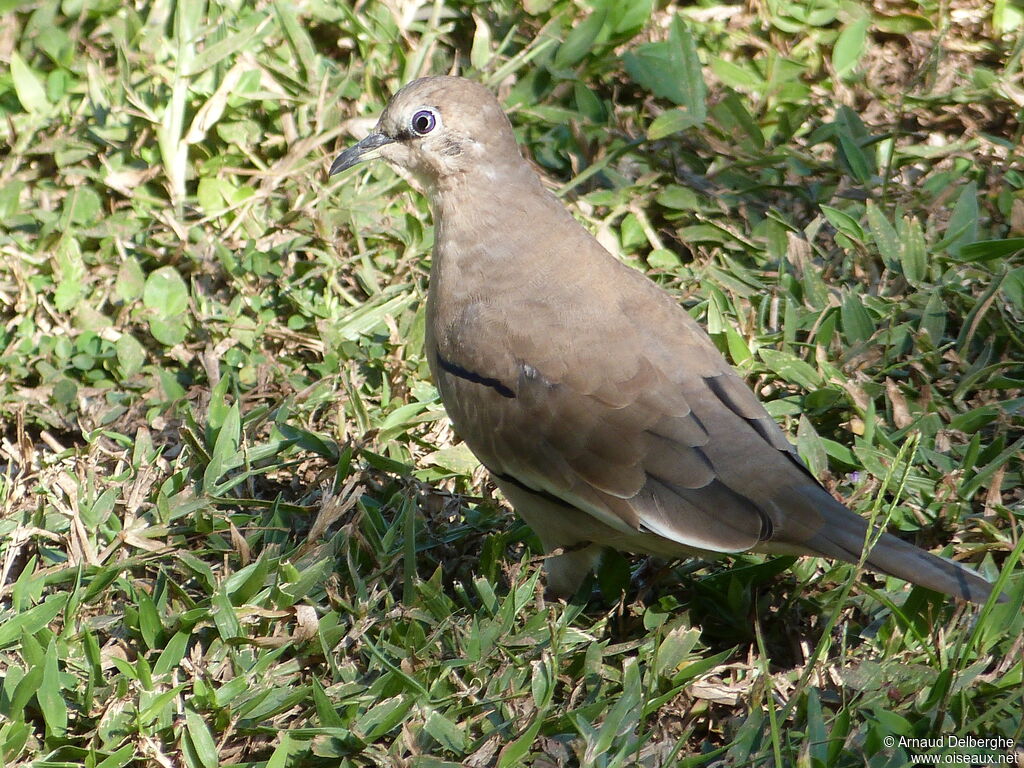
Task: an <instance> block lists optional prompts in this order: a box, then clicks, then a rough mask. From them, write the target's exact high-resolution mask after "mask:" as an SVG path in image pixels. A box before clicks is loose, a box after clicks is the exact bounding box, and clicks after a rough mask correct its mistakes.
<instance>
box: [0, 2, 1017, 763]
mask: <svg viewBox="0 0 1024 768" xmlns="http://www.w3.org/2000/svg"><path fill="white" fill-rule="evenodd" d="M355 5H356V7H355V9H351V8H350V7H349V6H348V5H347V4H346V3H337V4H329V3H321V2H312V1H311V2H306V3H299V4H297V5H296V4H286V3H281V4H271V3H266V2H257V3H255V4H248V5H247V4H241V3H222V2H215V1H211V2H208V3H202V2H194V1H193V0H179V1H178V2H176V3H171V2H168V1H165V0H154V2H151V3H146V4H143V3H140V4H135V5H132V4H123V3H116V2H111V1H110V0H88V1H86V0H65V1H64V2H56V0H42V1H41V2H36V3H24V4H19V3H18V2H16V0H15V2H4V3H0V14H2V15H0V62H3V68H2V70H0V113H2V115H3V120H2V121H0V135H2V137H3V143H2V145H0V254H2V255H0V319H2V324H0V427H2V428H0V762H2V763H3V764H4V765H33V766H72V765H74V766H77V765H83V764H84V765H87V766H102V767H103V768H113V767H115V766H129V765H130V766H188V767H189V768H193V767H194V768H199V767H202V768H213V767H214V766H218V765H238V766H257V765H259V766H264V765H265V766H268V767H272V768H278V767H280V766H307V765H308V766H319V765H323V766H339V765H341V766H377V765H386V766H390V765H395V766H444V765H450V766H456V765H464V766H475V767H480V766H503V767H505V766H509V767H510V766H516V765H532V766H545V767H551V766H626V765H641V766H670V765H671V766H675V765H694V766H696V765H730V766H738V765H763V766H768V765H776V766H782V765H800V766H815V767H816V766H860V765H865V764H866V765H871V766H903V765H907V764H908V762H909V761H910V760H911V759H912V758H913V756H914V755H920V754H924V755H926V756H932V757H935V758H937V759H939V760H946V761H950V760H955V761H956V763H957V764H960V765H963V764H967V763H968V762H970V761H971V760H973V761H974V762H975V764H988V762H987V761H990V760H991V761H994V762H992V764H996V765H1002V764H1006V762H1005V761H1006V760H1007V759H1008V758H1009V757H1012V755H1013V754H1014V751H1015V749H1018V747H1014V746H1009V747H1008V746H1006V743H1007V742H1004V743H1002V744H1001V745H997V747H996V749H995V750H994V751H993V750H986V749H982V748H979V747H971V746H953V747H950V746H949V745H948V742H947V743H946V744H944V745H941V746H936V745H934V743H927V744H926V743H920V742H912V741H906V739H912V738H929V739H936V738H940V739H944V740H946V739H948V738H949V737H973V738H976V739H979V738H995V737H1001V738H1004V739H1007V740H1009V743H1011V744H1014V745H1021V747H1020V748H1024V731H1022V729H1024V724H1022V715H1021V710H1022V705H1024V679H1022V678H1024V619H1022V613H1021V605H1022V601H1024V582H1022V580H1021V578H1020V575H1019V563H1020V560H1021V551H1022V548H1024V537H1022V536H1021V535H1020V533H1021V519H1022V515H1024V491H1022V486H1024V478H1022V471H1024V467H1022V461H1021V453H1022V444H1024V430H1022V425H1024V416H1022V407H1024V367H1022V364H1021V362H1020V361H1021V360H1022V359H1024V260H1022V258H1021V253H1022V251H1024V159H1022V150H1021V145H1022V132H1024V127H1022V126H1024V121H1022V113H1024V78H1022V49H1024V7H1022V6H1021V4H1020V2H1019V0H997V1H996V2H995V3H991V4H990V3H985V2H980V1H977V2H976V1H975V0H951V1H949V2H936V1H933V0H916V1H914V0H906V1H905V2H901V1H900V0H891V1H887V0H876V4H875V7H873V8H869V7H867V6H862V5H859V4H857V3H851V2H838V0H836V1H833V0H820V2H817V3H814V4H813V5H811V4H807V3H801V2H792V3H790V2H787V1H786V0H768V1H767V2H763V3H739V4H728V5H727V4H714V3H713V2H710V1H709V0H705V1H704V2H701V3H699V4H698V5H695V6H691V7H687V8H685V9H682V10H679V11H676V10H674V9H671V8H666V7H664V6H663V4H661V3H658V4H657V6H656V7H651V2H650V0H648V1H647V2H644V0H640V1H639V2H635V3H628V4H625V3H615V2H611V1H610V0H587V1H586V2H583V1H581V2H578V3H572V2H569V0H529V1H528V2H525V3H524V4H522V6H519V5H517V4H515V3H512V2H510V1H509V0H499V2H496V3H490V4H478V3H472V2H469V0H449V2H444V0H437V1H436V2H434V3H418V2H415V1H413V2H399V1H398V0H395V1H394V2H384V3H377V2H358V3H356V4H355ZM452 68H456V69H457V70H458V71H459V72H461V73H465V74H468V75H470V76H473V77H477V78H480V79H482V80H483V81H485V82H486V83H488V84H489V85H491V86H492V87H493V88H494V89H495V90H496V91H497V92H498V93H499V94H500V96H501V97H502V99H503V101H504V103H505V104H506V106H507V107H508V109H509V110H510V112H511V113H512V116H513V122H514V123H515V125H516V130H517V132H518V134H519V137H520V139H521V141H522V142H523V143H524V144H525V145H526V146H527V147H528V149H529V151H530V153H531V154H532V156H533V158H534V159H535V160H536V162H537V164H538V166H539V167H540V168H541V169H542V170H543V172H544V173H545V174H546V176H547V178H548V179H549V180H550V182H551V184H552V185H553V186H554V187H556V188H558V189H560V191H561V193H562V194H563V196H564V198H565V199H566V201H567V202H568V203H569V204H570V205H571V207H572V209H573V211H574V212H575V213H576V214H577V215H578V216H579V217H580V218H581V219H582V220H583V221H584V222H585V223H586V224H587V226H589V227H590V228H591V229H592V230H593V231H594V232H595V233H596V234H597V235H598V237H599V238H600V239H601V241H602V243H604V244H605V245H606V246H607V247H608V248H609V249H611V250H612V251H613V252H615V253H617V254H618V255H620V256H621V257H622V258H623V259H625V260H626V261H628V262H629V263H631V264H633V265H635V266H636V267H638V268H641V269H643V270H645V271H646V272H648V274H650V275H651V276H652V278H654V279H655V280H657V281H658V282H659V283H661V284H662V285H664V286H665V287H666V288H667V289H668V290H670V291H672V292H674V293H675V294H676V295H677V296H678V297H679V300H680V301H681V302H682V303H683V304H684V305H685V306H686V307H687V308H688V309H690V310H691V311H692V312H693V313H694V314H695V315H696V316H698V317H700V318H701V319H702V320H703V321H704V322H706V323H707V325H708V327H709V329H710V331H711V333H712V334H713V336H714V338H715V340H716V342H718V343H719V344H720V346H721V348H722V349H723V351H724V352H726V354H727V355H728V356H729V357H730V359H731V360H732V361H733V362H734V363H735V364H736V365H737V366H738V367H739V369H740V370H741V371H742V372H743V373H744V375H745V376H746V377H747V378H748V380H749V381H750V383H751V384H752V385H753V386H754V387H755V388H756V389H757V391H758V392H759V394H760V395H761V396H762V397H763V398H764V399H765V400H766V401H767V402H768V405H769V407H770V409H771V410H772V412H773V414H775V415H776V416H777V417H778V418H779V419H780V421H782V422H783V423H784V424H785V426H786V427H787V428H788V429H789V430H790V433H791V434H792V436H793V439H794V440H795V441H796V442H797V444H798V446H799V448H800V450H801V453H802V455H803V456H804V457H805V459H806V460H807V462H808V463H809V464H810V466H811V467H812V468H813V469H814V471H815V472H817V473H818V475H819V476H820V477H821V478H822V479H823V481H824V482H825V483H826V484H827V485H828V486H829V488H831V489H834V490H835V491H836V492H837V493H839V494H841V495H842V496H843V497H844V498H846V499H847V500H849V503H850V504H851V506H852V507H853V508H854V509H856V510H858V511H859V512H860V513H862V514H864V515H872V514H874V515H877V516H878V518H879V519H880V520H881V519H885V520H888V522H889V525H890V526H891V528H892V529H894V530H897V531H899V532H901V534H902V535H903V536H905V537H907V538H909V539H911V540H914V541H916V542H918V543H919V544H921V545H922V546H925V547H928V548H930V549H932V550H933V551H942V552H944V553H946V554H947V555H949V556H952V557H955V558H957V559H959V560H963V561H965V562H969V563H971V564H972V565H973V567H976V568H978V569H979V570H980V571H981V572H982V573H984V574H985V575H986V576H988V577H989V578H992V579H995V578H997V577H1000V574H1002V578H1003V581H1002V584H1003V586H1004V588H1005V590H1006V592H1007V594H1008V595H1009V596H1010V601H1009V602H1008V603H1006V604H1003V605H1000V606H994V605H989V606H986V607H985V608H983V609H981V610H978V609H975V608H965V607H964V606H962V605H954V604H952V603H951V602H950V601H948V600H946V599H944V598H942V597H940V596H936V595H934V594H931V593H927V592H925V591H923V590H913V591H909V590H908V589H907V587H906V585H904V584H903V583H901V582H898V581H895V580H880V579H877V578H874V577H870V576H867V577H861V578H859V579H858V578H857V574H856V573H855V569H853V568H852V567H849V566H846V565H837V564H833V563H830V562H825V561H821V560H811V559H804V560H800V561H797V562H793V561H792V560H791V559H765V558H755V557H737V558H734V559H732V560H731V561H723V562H720V563H713V564H706V563H660V562H655V563H646V562H644V561H641V560H638V559H626V558H624V557H618V558H612V559H611V560H610V561H609V564H608V566H607V567H606V568H605V570H604V571H603V573H602V574H601V578H600V580H599V584H598V587H599V591H600V595H599V596H596V597H595V598H594V599H593V600H591V601H590V602H588V603H586V604H582V603H578V602H577V603H572V604H569V605H564V604H560V603H552V602H545V600H544V598H543V595H542V579H541V575H540V563H539V562H538V558H537V555H538V552H539V550H538V545H537V542H536V540H535V538H534V536H533V534H531V533H530V532H529V531H528V530H527V529H525V528H524V527H522V526H521V525H520V524H519V523H518V522H516V521H515V520H514V519H513V518H512V516H511V515H509V514H508V512H507V510H506V509H505V507H504V505H503V503H502V502H501V501H500V500H499V499H497V498H496V497H495V496H494V494H493V489H492V487H491V486H490V485H489V484H488V480H487V478H486V475H485V474H484V473H483V472H482V471H481V470H480V468H479V467H478V465H477V464H476V463H475V461H474V460H473V458H472V456H471V455H470V454H469V453H468V452H467V451H466V449H465V448H464V447H463V446H462V445H461V444H460V443H459V442H458V440H457V438H456V437H455V436H454V435H453V434H452V432H451V430H450V427H449V426H448V425H447V423H446V421H445V419H444V415H443V412H442V410H441V408H440V406H439V403H438V401H437V397H436V393H435V391H434V389H433V387H432V385H431V384H430V382H429V380H428V378H427V371H426V365H425V361H424V359H423V356H422V350H421V339H422V335H423V296H424V289H425V279H426V272H427V264H428V262H429V259H430V243H431V236H432V235H431V226H430V219H429V216H428V215H427V211H426V207H425V203H424V201H423V200H422V199H420V198H419V197H418V196H416V195H415V194H413V193H411V192H410V191H409V190H408V188H407V187H406V186H405V185H404V184H403V183H402V182H401V180H399V179H398V178H397V177H396V176H395V175H394V174H392V173H391V172H390V171H388V170H387V169H386V168H384V167H373V168H370V169H368V170H365V171H362V172H360V173H357V174H348V175H346V176H345V177H344V178H341V179H337V180H330V181H328V179H327V178H326V174H325V171H326V168H327V167H328V165H329V163H330V159H331V158H332V156H333V152H335V151H336V150H337V148H338V147H340V146H344V145H347V144H348V143H351V142H352V141H353V137H354V136H361V135H362V133H361V131H362V130H365V126H366V124H367V121H368V120H371V119H372V117H373V116H374V115H376V114H377V113H378V112H379V111H380V109H381V107H382V105H383V104H384V102H385V101H386V99H387V96H388V95H389V94H390V93H391V92H392V91H393V90H394V89H395V88H397V87H398V86H399V85H400V84H401V83H403V82H405V81H407V80H409V79H411V78H413V77H415V76H418V75H421V74H430V73H435V74H436V73H443V72H447V71H450V70H452ZM1014 564H1017V567H1018V573H1017V575H1015V576H1014V575H1012V574H1011V571H1012V569H1013V567H1014ZM630 578H632V582H631V583H628V584H627V583H626V582H627V580H628V579H630ZM624 585H625V586H626V596H625V598H622V597H621V588H622V587H623V586H624ZM972 754H976V755H977V756H976V757H975V758H971V757H970V755H972ZM985 755H990V757H985ZM996 761H1001V762H996Z"/></svg>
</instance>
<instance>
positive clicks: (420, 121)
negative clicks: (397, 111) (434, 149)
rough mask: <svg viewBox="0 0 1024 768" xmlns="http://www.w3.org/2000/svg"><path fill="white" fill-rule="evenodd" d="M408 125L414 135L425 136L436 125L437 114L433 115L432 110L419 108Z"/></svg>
mask: <svg viewBox="0 0 1024 768" xmlns="http://www.w3.org/2000/svg"><path fill="white" fill-rule="evenodd" d="M409 126H410V127H411V128H412V130H413V133H415V134H416V135H418V136H426V135H427V134H428V133H430V132H431V131H432V130H434V128H435V126H437V116H436V115H434V112H433V110H430V109H421V110H420V111H419V112H417V113H416V114H415V115H413V116H412V120H411V121H410V123H409Z"/></svg>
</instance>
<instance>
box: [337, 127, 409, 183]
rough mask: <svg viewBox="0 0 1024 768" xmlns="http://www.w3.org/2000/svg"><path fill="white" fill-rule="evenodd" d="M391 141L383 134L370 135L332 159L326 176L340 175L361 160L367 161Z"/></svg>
mask: <svg viewBox="0 0 1024 768" xmlns="http://www.w3.org/2000/svg"><path fill="white" fill-rule="evenodd" d="M393 141H394V139H392V138H391V137H390V136H385V135H384V134H383V133H371V134H370V135H369V136H367V137H366V138H365V139H363V140H362V141H360V142H359V143H358V144H355V145H353V146H351V147H349V148H348V149H346V150H345V151H344V152H342V153H341V154H340V155H338V156H337V157H336V158H334V162H333V163H331V170H330V171H329V172H328V174H327V175H328V176H333V175H334V174H336V173H341V172H342V171H344V170H347V169H349V168H351V167H352V166H353V165H355V164H356V163H358V162H360V161H362V160H369V159H370V158H372V157H374V156H375V155H376V151H377V150H378V149H380V148H381V147H383V146H384V145H385V144H391V143H392V142H393Z"/></svg>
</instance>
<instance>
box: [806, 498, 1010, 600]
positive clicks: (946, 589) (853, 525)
mask: <svg viewBox="0 0 1024 768" xmlns="http://www.w3.org/2000/svg"><path fill="white" fill-rule="evenodd" d="M836 506H837V507H838V508H839V509H835V508H833V509H829V510H828V511H826V512H824V513H823V514H822V517H823V519H824V525H822V526H821V527H820V528H819V529H818V530H817V531H815V533H814V534H813V535H812V536H810V537H809V538H808V539H807V540H806V541H804V542H803V543H804V546H806V547H807V548H808V549H811V550H814V551H815V552H817V553H819V554H822V555H825V556H826V557H834V558H838V559H840V560H845V561H847V562H849V563H858V562H860V558H861V552H862V551H863V549H864V544H865V535H866V533H867V522H866V521H865V520H864V519H863V518H861V517H860V516H859V515H856V514H854V513H853V512H851V511H850V510H848V509H846V507H844V506H842V505H841V504H839V502H836ZM865 566H866V567H867V568H869V569H870V570H872V571H877V572H878V573H882V574H885V575H887V576H895V577H896V578H899V579H904V580H905V581H909V582H912V583H914V584H920V585H921V586H922V587H927V588H928V589H933V590H935V591H936V592H943V593H945V594H947V595H952V596H954V597H959V598H961V599H963V600H968V601H970V602H972V603H984V602H985V601H986V600H987V599H988V596H989V595H990V594H991V593H992V585H991V584H990V583H989V582H988V581H986V580H985V579H984V578H982V577H981V576H979V575H978V574H976V573H975V572H974V571H972V570H970V569H969V568H966V567H964V566H962V565H960V564H959V563H955V562H953V561H952V560H947V559H946V558H944V557H938V556H936V555H933V554H931V553H930V552H926V551H925V550H923V549H921V548H919V547H916V546H914V545H913V544H908V543H907V542H905V541H903V540H902V539H898V538H896V537H895V536H892V535H891V534H888V533H883V534H882V535H881V536H879V538H878V540H877V541H876V542H875V545H874V546H873V547H872V548H871V551H870V553H869V554H868V558H867V561H866V562H865ZM999 599H1000V601H1001V602H1002V601H1005V600H1006V597H1005V596H1004V595H1000V598H999Z"/></svg>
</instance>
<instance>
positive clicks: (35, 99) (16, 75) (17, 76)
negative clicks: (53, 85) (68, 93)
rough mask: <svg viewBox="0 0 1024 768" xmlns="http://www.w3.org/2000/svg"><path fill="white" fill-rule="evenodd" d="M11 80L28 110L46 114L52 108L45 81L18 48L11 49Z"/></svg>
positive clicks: (19, 98)
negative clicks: (47, 96) (22, 56)
mask: <svg viewBox="0 0 1024 768" xmlns="http://www.w3.org/2000/svg"><path fill="white" fill-rule="evenodd" d="M11 80H13V81H14V93H15V94H16V95H17V97H18V101H20V102H21V106H23V107H24V108H25V111H26V112H31V113H35V114H42V115H46V114H49V113H50V111H51V110H52V105H51V104H50V101H49V99H47V98H46V86H44V85H43V81H42V80H41V79H40V78H39V76H38V75H37V74H36V73H35V70H33V69H32V68H31V67H30V66H29V65H28V64H27V63H26V62H25V60H24V59H23V58H21V54H19V53H18V52H17V51H16V50H15V51H11Z"/></svg>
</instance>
